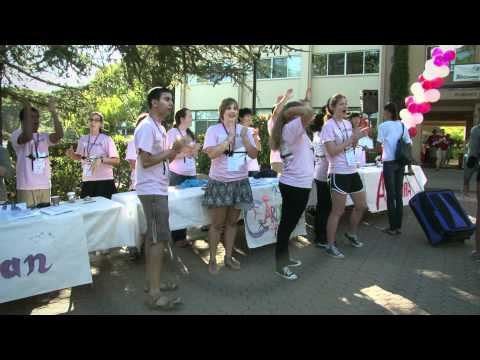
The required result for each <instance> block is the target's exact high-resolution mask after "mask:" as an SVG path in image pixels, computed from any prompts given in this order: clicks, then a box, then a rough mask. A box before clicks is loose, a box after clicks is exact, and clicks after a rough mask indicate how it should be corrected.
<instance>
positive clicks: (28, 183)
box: [11, 129, 55, 190]
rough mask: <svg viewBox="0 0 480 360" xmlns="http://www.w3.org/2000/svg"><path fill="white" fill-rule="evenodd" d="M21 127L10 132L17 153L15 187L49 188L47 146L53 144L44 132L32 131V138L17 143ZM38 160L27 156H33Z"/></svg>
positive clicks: (23, 188)
mask: <svg viewBox="0 0 480 360" xmlns="http://www.w3.org/2000/svg"><path fill="white" fill-rule="evenodd" d="M21 134H22V129H17V130H15V131H14V132H13V133H12V138H11V140H12V146H13V148H14V149H15V152H16V154H17V165H16V173H17V189H18V190H44V189H50V187H51V185H50V161H49V158H48V147H49V146H52V145H55V144H54V143H52V142H51V141H50V137H49V135H48V134H46V133H34V134H33V139H32V140H30V141H29V142H28V143H25V144H18V137H19V136H20V135H21ZM37 155H38V160H36V161H35V163H34V161H33V160H32V159H30V158H29V156H33V157H34V158H37Z"/></svg>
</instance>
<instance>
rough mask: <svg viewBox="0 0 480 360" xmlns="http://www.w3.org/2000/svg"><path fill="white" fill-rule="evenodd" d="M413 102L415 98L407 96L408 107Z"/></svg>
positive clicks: (406, 103)
mask: <svg viewBox="0 0 480 360" xmlns="http://www.w3.org/2000/svg"><path fill="white" fill-rule="evenodd" d="M413 102H414V100H413V96H407V97H406V98H405V105H407V106H408V105H410V104H411V103H413Z"/></svg>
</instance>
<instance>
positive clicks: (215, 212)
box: [203, 98, 258, 274]
mask: <svg viewBox="0 0 480 360" xmlns="http://www.w3.org/2000/svg"><path fill="white" fill-rule="evenodd" d="M219 114H220V120H219V123H218V124H216V125H212V126H210V127H209V128H208V129H207V133H206V134H205V143H204V144H203V151H204V152H205V153H206V154H207V155H208V156H209V157H210V159H212V164H211V166H210V173H209V180H208V184H207V188H206V190H205V197H204V199H203V205H204V206H207V207H208V208H210V209H211V210H210V211H211V216H212V224H211V226H210V230H209V232H208V241H209V243H210V264H209V267H208V270H209V272H210V273H211V274H217V273H218V268H217V262H216V254H217V245H218V242H219V240H220V237H221V235H222V233H224V236H225V252H226V255H225V266H227V267H229V268H232V269H235V270H239V269H240V263H239V262H238V261H237V260H235V259H234V258H233V257H232V250H233V245H234V242H235V233H236V231H237V221H238V218H239V216H240V211H241V210H248V209H250V208H252V207H253V196H252V189H251V188H250V182H249V180H248V168H247V155H248V156H249V157H250V158H252V159H255V158H256V157H257V155H258V150H257V148H256V147H255V141H254V140H253V137H252V133H251V132H250V131H248V129H247V128H246V127H244V126H242V125H239V124H237V118H238V103H237V101H236V100H235V99H232V98H227V99H224V100H223V101H222V103H221V105H220V108H219Z"/></svg>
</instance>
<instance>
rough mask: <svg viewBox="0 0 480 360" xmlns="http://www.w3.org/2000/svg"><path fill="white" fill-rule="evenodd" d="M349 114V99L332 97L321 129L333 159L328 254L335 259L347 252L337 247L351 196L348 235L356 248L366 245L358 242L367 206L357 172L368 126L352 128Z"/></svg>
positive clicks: (339, 96) (322, 138)
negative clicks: (357, 150) (358, 150)
mask: <svg viewBox="0 0 480 360" xmlns="http://www.w3.org/2000/svg"><path fill="white" fill-rule="evenodd" d="M346 113H347V98H346V97H345V96H343V95H341V94H336V95H334V96H332V98H331V99H330V100H329V102H328V105H327V115H326V117H325V118H326V119H329V120H328V121H326V123H325V124H324V125H323V128H322V132H321V135H320V137H321V141H322V143H323V144H324V146H325V150H326V155H327V160H328V162H329V167H328V174H329V183H330V190H331V196H332V210H331V212H330V216H329V217H328V223H327V240H328V245H327V247H326V251H327V254H329V255H330V256H332V257H335V258H344V255H343V254H342V253H341V252H340V251H339V250H338V249H337V247H336V246H335V235H336V232H337V228H338V223H339V221H340V218H341V217H342V215H343V213H344V212H345V205H346V201H347V195H350V197H351V198H352V200H353V203H354V205H355V208H354V210H353V212H352V217H351V221H350V231H349V232H347V233H345V237H346V238H347V239H348V240H349V241H350V242H351V244H352V245H353V246H354V247H362V246H363V244H362V243H361V242H360V241H358V237H357V234H356V232H357V227H358V224H359V223H360V221H361V219H362V216H363V213H364V212H365V210H366V209H367V205H366V198H365V190H364V189H363V183H362V179H361V178H360V175H359V174H358V172H357V163H356V157H355V146H356V144H357V142H358V140H359V139H360V138H362V137H364V136H365V135H366V134H365V131H366V130H368V128H366V129H360V128H355V129H353V128H352V124H351V123H350V121H348V120H345V117H346Z"/></svg>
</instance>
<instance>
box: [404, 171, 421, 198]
mask: <svg viewBox="0 0 480 360" xmlns="http://www.w3.org/2000/svg"><path fill="white" fill-rule="evenodd" d="M409 176H413V177H414V178H415V181H416V183H417V185H418V188H419V189H420V191H419V192H422V191H425V188H424V187H423V186H422V185H420V182H419V181H418V178H417V174H415V171H414V172H413V174H411V175H410V174H408V173H405V178H406V179H407V182H408V185H410V189H412V190H413V187H412V184H410V180H408V177H409ZM417 194H418V192H417V193H415V194H414V195H417Z"/></svg>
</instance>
